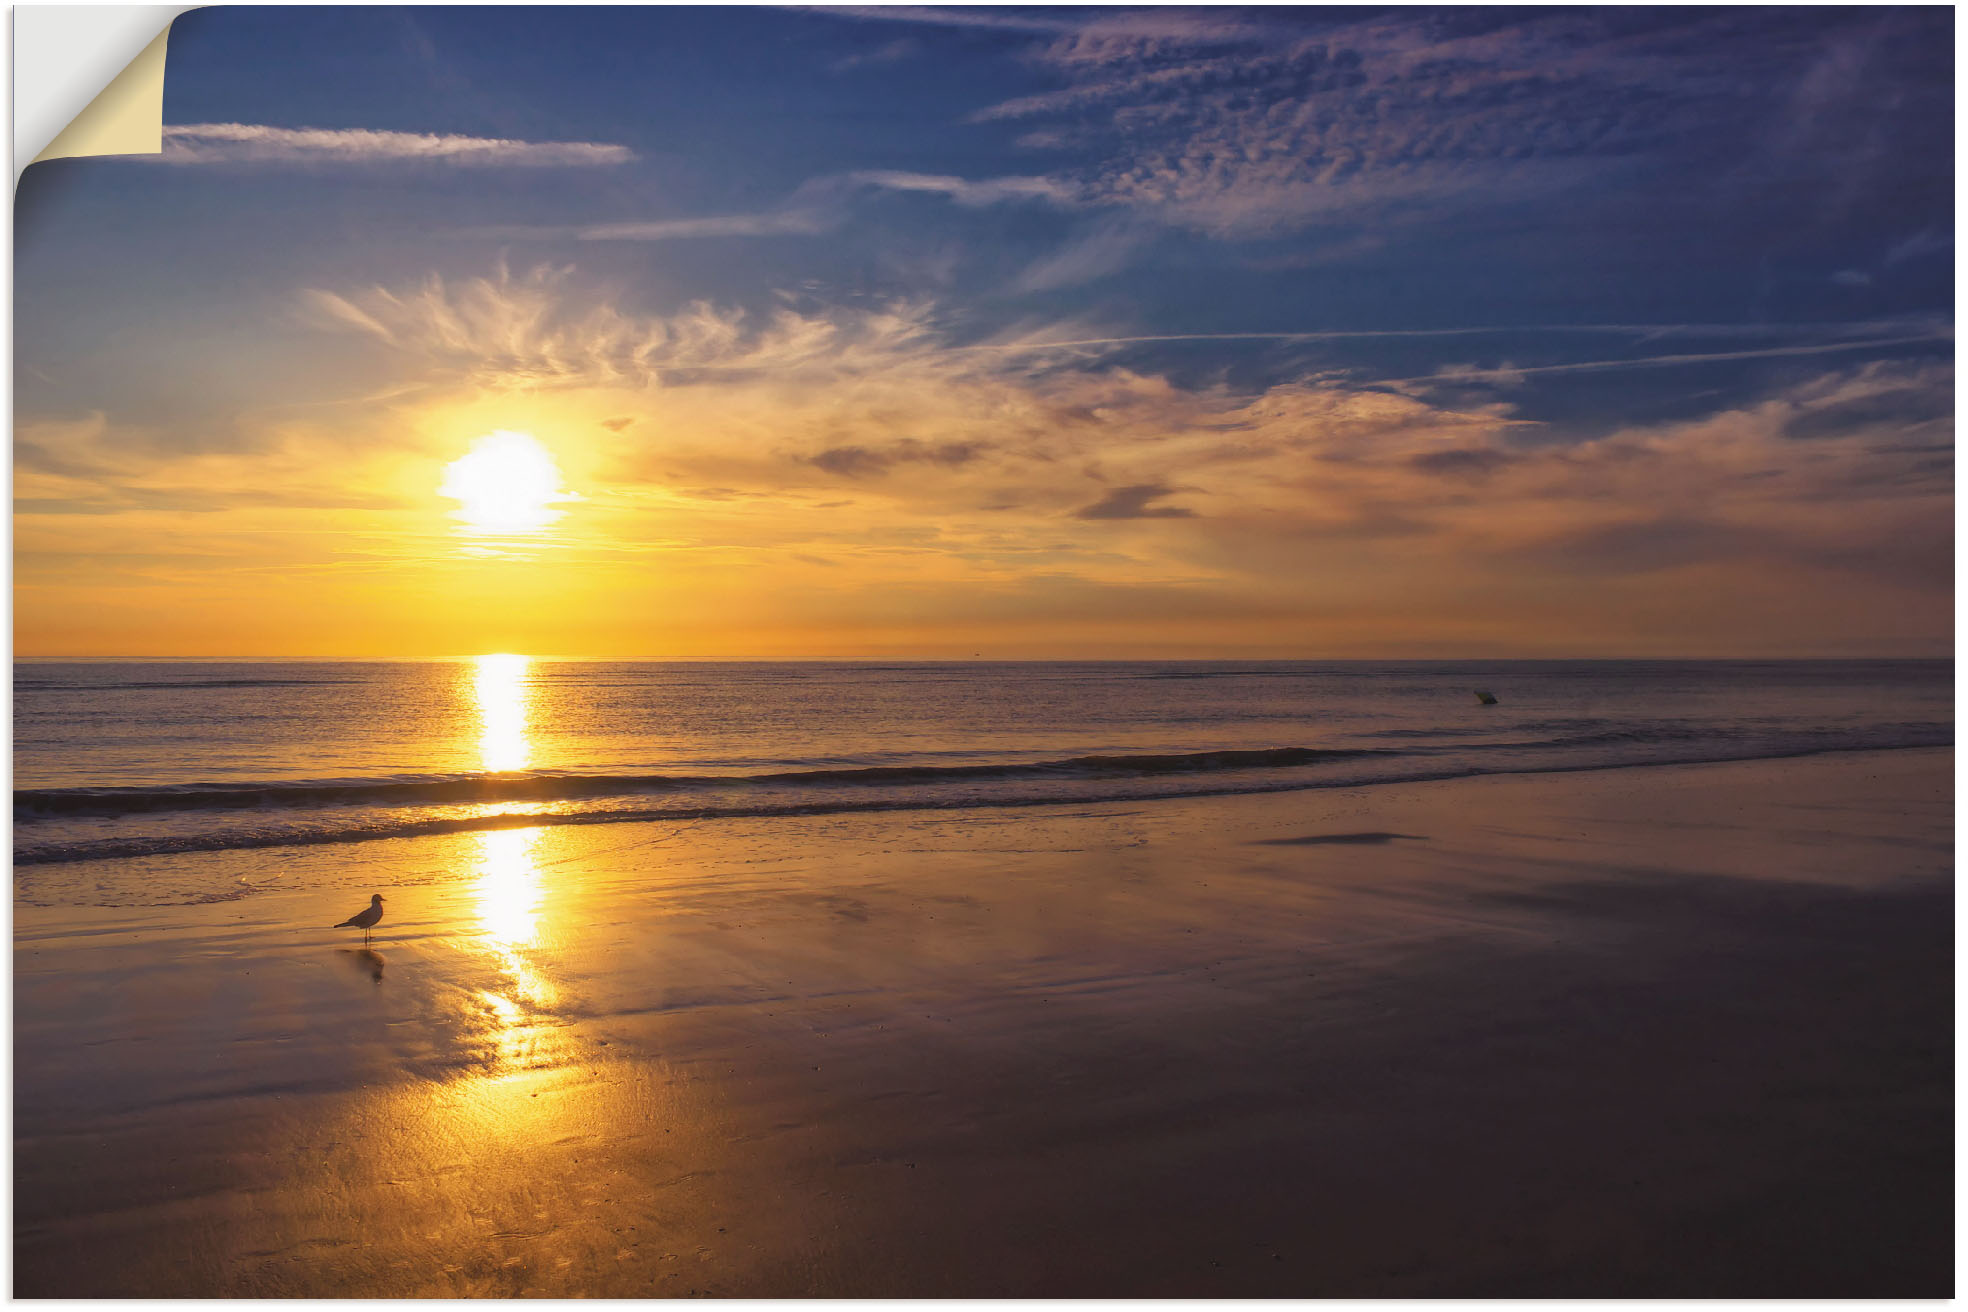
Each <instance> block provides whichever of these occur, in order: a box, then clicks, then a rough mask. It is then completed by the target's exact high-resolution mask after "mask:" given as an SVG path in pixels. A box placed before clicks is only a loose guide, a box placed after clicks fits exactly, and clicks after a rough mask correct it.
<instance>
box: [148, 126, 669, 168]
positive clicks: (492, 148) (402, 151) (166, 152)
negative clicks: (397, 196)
mask: <svg viewBox="0 0 1968 1312" xmlns="http://www.w3.org/2000/svg"><path fill="white" fill-rule="evenodd" d="M147 158H154V159H156V160H157V161H158V162H160V163H164V164H373V163H404V162H409V163H438V164H447V165H459V166H465V167H480V168H488V167H496V168H514V167H518V168H542V167H593V166H598V165H612V164H626V163H629V162H630V161H631V160H633V159H634V158H635V152H634V151H631V150H630V149H629V148H628V147H627V146H617V145H609V144H606V143H602V142H589V141H514V140H510V139H507V138H503V137H468V136H458V135H453V134H440V133H429V132H384V131H374V130H371V129H368V128H278V127H270V126H267V125H266V124H261V123H167V124H165V125H164V149H163V153H162V154H160V155H156V156H151V157H147Z"/></svg>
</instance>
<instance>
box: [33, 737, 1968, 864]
mask: <svg viewBox="0 0 1968 1312" xmlns="http://www.w3.org/2000/svg"><path fill="white" fill-rule="evenodd" d="M1949 745H1951V742H1892V743H1827V744H1820V745H1803V744H1791V745H1787V746H1783V747H1766V748H1760V749H1759V748H1751V747H1749V746H1748V745H1747V744H1737V745H1736V746H1735V748H1734V749H1733V750H1731V748H1730V747H1729V746H1728V745H1726V744H1721V743H1717V744H1715V750H1712V751H1708V752H1697V753H1693V754H1690V753H1686V752H1682V753H1677V754H1674V755H1671V756H1666V757H1656V758H1651V759H1641V760H1621V761H1573V762H1566V763H1543V764H1530V763H1520V764H1506V763H1502V762H1498V763H1495V764H1488V765H1485V764H1474V763H1466V764H1460V765H1448V764H1440V765H1431V764H1424V763H1421V762H1416V763H1414V764H1413V765H1412V766H1409V767H1408V768H1405V769H1404V768H1401V767H1400V766H1399V765H1396V766H1395V768H1394V769H1392V770H1372V769H1368V770H1358V769H1356V770H1347V771H1342V772H1340V773H1337V774H1333V775H1326V776H1308V775H1299V776H1296V777H1293V776H1282V777H1281V776H1279V775H1276V774H1272V775H1265V776H1255V777H1251V778H1248V779H1245V780H1228V779H1226V780H1224V781H1220V782H1214V783H1210V782H1201V783H1200V784H1199V785H1196V786H1189V787H1172V786H1171V785H1169V784H1166V783H1164V784H1160V785H1156V784H1154V783H1152V782H1146V781H1145V780H1144V782H1142V783H1139V784H1137V785H1136V786H1134V787H1126V786H1118V787H1117V786H1115V782H1114V781H1113V780H1112V778H1111V777H1109V780H1108V783H1107V786H1106V787H1104V788H1101V789H1100V790H1098V791H1093V792H1077V793H1066V792H1060V791H1056V790H1055V791H1046V792H1000V793H996V794H993V795H991V796H988V797H978V796H974V795H970V796H965V795H956V796H951V795H943V796H935V795H930V794H925V793H921V792H916V793H911V794H905V795H900V796H895V795H890V796H883V797H869V798H861V799H853V800H848V799H844V798H841V797H839V796H833V797H819V798H814V799H812V800H804V801H803V800H781V801H771V800H767V801H760V802H756V803H749V802H746V801H744V800H733V799H728V798H721V799H709V800H707V801H706V803H705V804H701V805H692V806H674V805H672V806H660V805H659V806H641V807H610V808H606V809H597V810H588V811H574V812H558V813H556V812H505V813H494V814H490V815H474V816H458V815H444V816H431V815H425V816H415V815H409V816H405V815H402V814H395V813H389V812H375V811H359V812H355V813H354V814H355V815H356V816H358V817H360V818H359V819H355V820H353V821H351V822H348V823H342V824H329V825H327V826H325V827H321V828H296V827H291V826H289V827H281V826H279V825H277V824H276V825H273V826H269V827H264V828H257V829H256V828H246V827H241V828H233V829H215V830H207V831H203V832H199V833H194V834H180V835H142V836H134V835H133V836H130V837H116V838H97V839H82V840H77V841H68V842H51V843H46V844H40V845H34V844H27V845H21V844H19V843H18V841H17V845H16V848H15V851H14V864H15V865H16V866H17V867H26V866H39V865H55V864H65V863H73V862H81V861H106V860H116V859H121V858H131V857H168V856H177V855H184V854H191V853H199V852H223V851H238V850H251V849H261V848H278V847H313V846H318V845H321V844H328V843H356V842H368V841H374V840H377V839H389V838H420V837H428V836H433V835H444V834H462V833H473V832H480V831H485V830H496V829H530V828H534V827H537V826H545V825H554V826H559V825H593V824H620V823H624V822H645V823H647V822H658V821H670V822H682V823H694V822H701V821H707V820H725V819H747V818H751V819H758V818H768V817H781V816H786V817H790V816H814V815H842V814H866V813H876V812H884V811H942V810H958V809H964V808H975V807H989V808H994V809H996V808H1009V807H1029V806H1057V805H1061V804H1086V803H1111V802H1125V801H1155V800H1162V799H1167V798H1176V797H1221V796H1230V795H1248V794H1253V793H1282V792H1300V791H1307V790H1313V789H1332V788H1357V787H1363V786H1368V785H1386V784H1415V783H1431V782H1436V781H1441V780H1450V779H1466V778H1472V777H1478V776H1485V775H1499V774H1563V773H1572V772H1578V771H1590V770H1616V769H1628V768H1636V767H1650V766H1672V765H1705V764H1720V763H1723V762H1729V761H1744V760H1774V759H1782V758H1785V757H1799V756H1817V755H1822V754H1826V753H1831V752H1848V751H1895V750H1907V749H1914V748H1922V747H1940V746H1949ZM1285 750H1293V751H1298V750H1304V749H1285ZM1193 755H1199V756H1222V755H1240V756H1252V755H1270V753H1252V752H1242V753H1195V754H1193ZM1321 755H1323V756H1327V757H1346V756H1352V757H1363V756H1372V755H1380V754H1379V753H1369V752H1330V753H1322V754H1321ZM1387 755H1396V754H1394V753H1389V754H1387ZM1076 759H1081V760H1100V759H1107V758H1098V757H1091V758H1076ZM1123 759H1126V758H1123ZM1165 759H1166V758H1165ZM1178 759H1179V758H1178ZM1033 768H1037V767H1033ZM814 773H857V772H814ZM858 773H866V772H858ZM932 773H934V772H932ZM1162 773H1163V774H1168V773H1170V772H1169V771H1163V772H1162ZM1137 777H1140V776H1137ZM1082 778H1086V779H1089V780H1095V779H1098V778H1099V776H1091V775H1089V776H1082Z"/></svg>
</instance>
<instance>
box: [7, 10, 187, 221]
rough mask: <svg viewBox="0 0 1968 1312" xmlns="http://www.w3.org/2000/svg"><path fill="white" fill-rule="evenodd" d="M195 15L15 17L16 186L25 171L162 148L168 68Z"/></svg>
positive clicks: (47, 13)
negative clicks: (176, 41) (173, 47)
mask: <svg viewBox="0 0 1968 1312" xmlns="http://www.w3.org/2000/svg"><path fill="white" fill-rule="evenodd" d="M194 7H195V6H191V5H17V6H15V8H14V34H13V35H14V140H13V151H14V182H15V184H16V185H18V184H19V182H20V178H21V174H22V173H24V172H26V170H27V167H28V165H30V164H38V163H40V162H41V161H42V160H49V159H68V158H75V157H79V156H86V155H155V154H159V153H160V152H162V150H163V148H164V58H165V51H166V48H167V46H168V44H169V41H170V34H171V24H172V22H173V20H175V19H176V18H177V16H178V15H180V14H182V13H185V12H186V11H187V10H189V9H191V8H194Z"/></svg>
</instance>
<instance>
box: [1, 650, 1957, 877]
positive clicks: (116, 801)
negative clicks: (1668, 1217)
mask: <svg viewBox="0 0 1968 1312" xmlns="http://www.w3.org/2000/svg"><path fill="white" fill-rule="evenodd" d="M1952 679H1953V667H1952V664H1951V663H1950V662H1946V661H1893V662H1876V661H1875V662H1660V661H1595V662H1550V661H1542V662H1379V663H1374V662H1104V663H1077V662H1057V663H1047V662H1030V663H975V664H966V663H918V664H868V663H768V664H731V663H598V662H550V661H543V660H532V659H530V658H528V657H525V656H514V655H499V656H486V657H480V658H478V659H476V660H472V661H461V662H423V663H400V664H390V663H232V664H206V663H197V664H193V663H73V664H26V665H21V666H19V667H17V669H16V672H15V793H14V817H15V824H16V828H15V861H16V864H17V865H18V866H24V867H38V866H50V865H59V864H67V863H75V862H89V863H92V864H93V863H97V862H101V861H104V860H114V859H132V858H136V859H141V858H149V857H158V856H163V855H167V854H170V853H184V852H226V851H244V850H256V849H266V848H279V847H286V846H291V845H297V844H319V843H342V842H349V841H358V840H364V839H377V838H390V837H409V836H415V835H421V834H432V833H446V832H457V831H464V830H479V829H496V828H510V827H514V826H521V825H524V826H534V825H538V824H542V823H595V822H612V821H627V820H643V821H650V820H663V821H672V822H677V821H685V822H687V821H693V820H697V819H700V818H703V817H707V816H719V815H751V816H770V815H775V814H816V813H820V814H824V813H832V812H846V811H869V810H914V809H935V808H948V807H978V806H986V807H989V806H1007V807H1009V806H1026V805H1038V804H1050V803H1057V802H1070V801H1084V802H1103V801H1119V800H1141V799H1146V798H1152V797H1168V796H1182V795H1196V794H1202V793H1226V792H1266V791H1279V790H1289V789H1300V788H1322V787H1345V786H1355V785H1359V784H1364V783H1373V782H1387V781H1398V780H1419V779H1435V778H1453V777H1458V776H1463V775H1470V774H1486V773H1497V772H1515V771H1543V770H1569V769H1596V768H1606V767H1610V766H1619V765H1633V764H1653V763H1668V762H1698V761H1719V760H1739V759H1751V758H1758V757H1777V756H1789V755H1801V754H1808V753H1813V752H1820V751H1836V750H1852V749H1871V748H1884V747H1913V746H1936V745H1945V744H1949V743H1951V742H1952V741H1953V691H1952ZM1478 692H1487V693H1491V694H1494V696H1495V697H1496V698H1497V704H1495V705H1484V704H1482V702H1481V701H1480V700H1479V698H1478V696H1477V694H1478ZM115 882H117V883H119V884H120V883H121V882H122V881H121V880H118V881H115ZM30 883H31V890H30V891H27V892H24V893H23V896H26V897H28V898H29V899H30V900H53V901H56V902H65V901H82V902H87V901H88V900H90V898H91V896H92V895H91V893H90V892H89V891H88V888H89V881H88V880H84V879H75V880H67V881H64V879H63V878H62V877H60V876H59V875H58V874H56V873H55V872H52V871H43V872H40V873H38V874H37V875H36V877H35V878H34V879H33V880H31V881H30ZM223 893H224V890H220V895H223Z"/></svg>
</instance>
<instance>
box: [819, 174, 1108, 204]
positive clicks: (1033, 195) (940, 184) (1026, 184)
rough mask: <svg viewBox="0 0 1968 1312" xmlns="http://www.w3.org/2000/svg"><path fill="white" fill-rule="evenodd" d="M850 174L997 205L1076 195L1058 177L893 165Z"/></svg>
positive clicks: (957, 199)
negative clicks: (969, 174) (954, 173)
mask: <svg viewBox="0 0 1968 1312" xmlns="http://www.w3.org/2000/svg"><path fill="white" fill-rule="evenodd" d="M848 177H849V180H850V181H853V182H858V183H864V184H866V185H868V186H871V187H882V188H885V189H887V190H889V191H924V192H934V193H935V194H937V195H940V196H948V197H949V198H950V199H951V200H953V201H955V202H956V203H957V204H959V205H972V206H976V205H996V204H1000V203H1002V202H1004V201H1017V200H1049V201H1054V202H1057V203H1061V204H1068V203H1071V202H1072V201H1073V200H1074V198H1075V195H1076V189H1075V188H1074V187H1073V186H1072V185H1071V184H1069V183H1066V182H1062V181H1060V180H1059V179H1056V178H1038V177H1005V178H983V179H979V180H976V181H972V180H970V179H968V178H958V177H949V176H945V175H942V174H933V173H905V172H897V171H895V170H890V169H868V170H864V171H862V172H859V173H853V174H849V175H848Z"/></svg>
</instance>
